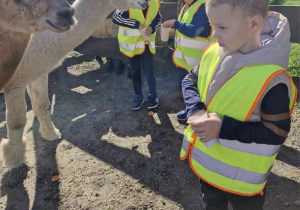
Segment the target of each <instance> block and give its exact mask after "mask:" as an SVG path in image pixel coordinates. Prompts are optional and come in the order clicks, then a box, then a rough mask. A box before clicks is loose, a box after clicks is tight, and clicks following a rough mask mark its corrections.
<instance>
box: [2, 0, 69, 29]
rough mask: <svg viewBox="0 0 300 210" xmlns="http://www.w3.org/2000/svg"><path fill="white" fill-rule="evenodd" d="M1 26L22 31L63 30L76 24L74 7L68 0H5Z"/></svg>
mask: <svg viewBox="0 0 300 210" xmlns="http://www.w3.org/2000/svg"><path fill="white" fill-rule="evenodd" d="M0 7H1V8H0V12H1V14H0V19H2V21H1V20H0V26H1V27H2V28H4V29H8V30H11V31H16V32H22V33H33V32H37V31H43V30H51V31H55V32H63V31H66V30H68V29H69V28H70V27H71V26H72V25H73V24H74V17H73V15H74V9H73V8H72V6H70V5H69V4H68V3H67V2H66V0H4V2H2V4H1V3H0Z"/></svg>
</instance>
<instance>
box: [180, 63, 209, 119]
mask: <svg viewBox="0 0 300 210" xmlns="http://www.w3.org/2000/svg"><path fill="white" fill-rule="evenodd" d="M198 69H199V65H198V66H195V67H194V69H192V70H191V71H190V73H189V74H188V75H187V76H186V77H185V78H184V79H183V80H182V95H183V99H184V102H185V104H186V110H187V117H190V116H191V115H193V114H195V113H196V112H198V111H200V110H206V107H205V104H204V103H203V102H202V101H201V98H200V96H199V93H198V89H197V81H198Z"/></svg>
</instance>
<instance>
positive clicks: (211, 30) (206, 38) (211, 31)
mask: <svg viewBox="0 0 300 210" xmlns="http://www.w3.org/2000/svg"><path fill="white" fill-rule="evenodd" d="M203 4H205V3H202V4H200V5H199V7H198V8H197V9H196V11H195V14H196V12H198V10H199V8H200V7H201V6H202V5H203ZM212 33H213V29H212V27H210V35H209V36H208V37H202V36H197V37H198V38H200V39H205V40H209V39H210V37H211V35H212Z"/></svg>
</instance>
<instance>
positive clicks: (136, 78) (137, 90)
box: [128, 45, 156, 100]
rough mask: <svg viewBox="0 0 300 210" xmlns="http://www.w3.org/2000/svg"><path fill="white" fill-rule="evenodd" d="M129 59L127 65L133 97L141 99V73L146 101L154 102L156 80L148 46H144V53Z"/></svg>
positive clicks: (151, 55)
mask: <svg viewBox="0 0 300 210" xmlns="http://www.w3.org/2000/svg"><path fill="white" fill-rule="evenodd" d="M128 59H129V64H130V67H131V73H132V82H133V88H134V94H135V97H141V98H143V92H142V76H141V72H142V69H143V72H144V74H145V76H146V79H147V83H148V88H149V95H148V100H155V98H156V80H155V75H154V71H153V54H152V53H151V52H150V50H149V47H148V45H146V46H145V52H144V53H142V54H140V55H135V56H133V57H132V58H128Z"/></svg>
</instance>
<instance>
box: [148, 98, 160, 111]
mask: <svg viewBox="0 0 300 210" xmlns="http://www.w3.org/2000/svg"><path fill="white" fill-rule="evenodd" d="M158 105H159V99H158V98H157V97H156V98H155V99H154V100H149V105H148V109H149V110H150V109H156V108H157V107H158Z"/></svg>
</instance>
